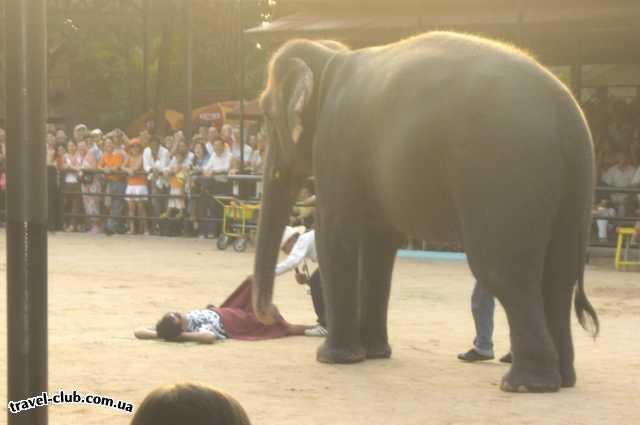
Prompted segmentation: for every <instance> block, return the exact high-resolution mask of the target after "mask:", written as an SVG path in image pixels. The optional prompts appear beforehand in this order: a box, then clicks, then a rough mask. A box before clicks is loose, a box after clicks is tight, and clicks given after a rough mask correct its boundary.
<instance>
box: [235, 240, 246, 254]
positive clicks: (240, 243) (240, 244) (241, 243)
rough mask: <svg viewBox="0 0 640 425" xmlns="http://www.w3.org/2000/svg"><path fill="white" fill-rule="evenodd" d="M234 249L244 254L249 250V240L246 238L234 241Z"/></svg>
mask: <svg viewBox="0 0 640 425" xmlns="http://www.w3.org/2000/svg"><path fill="white" fill-rule="evenodd" d="M233 249H234V250H235V251H236V252H244V251H245V250H246V249H247V240H246V239H245V238H238V239H236V240H235V241H233Z"/></svg>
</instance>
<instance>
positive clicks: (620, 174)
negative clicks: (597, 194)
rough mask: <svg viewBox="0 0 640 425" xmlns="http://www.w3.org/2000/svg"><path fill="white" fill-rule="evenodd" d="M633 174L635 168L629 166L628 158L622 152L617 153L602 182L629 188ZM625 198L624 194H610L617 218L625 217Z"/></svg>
mask: <svg viewBox="0 0 640 425" xmlns="http://www.w3.org/2000/svg"><path fill="white" fill-rule="evenodd" d="M634 174H635V168H634V167H633V166H632V165H631V162H630V161H629V157H628V156H627V155H626V154H625V153H623V152H618V153H617V154H616V164H615V165H614V166H612V167H611V168H609V169H608V170H607V172H606V173H604V175H603V176H602V181H603V182H604V183H605V184H606V185H607V186H613V187H621V188H627V187H630V186H631V184H632V183H631V182H632V180H633V175H634ZM626 198H627V195H626V194H625V193H612V194H611V201H613V206H614V207H615V208H616V212H617V214H618V216H619V217H624V216H626V213H627V212H626V211H625V210H626V208H625V201H626Z"/></svg>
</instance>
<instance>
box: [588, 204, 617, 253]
mask: <svg viewBox="0 0 640 425" xmlns="http://www.w3.org/2000/svg"><path fill="white" fill-rule="evenodd" d="M591 213H592V214H593V216H594V217H597V219H596V226H598V239H599V240H600V242H606V241H607V234H608V230H609V220H605V219H606V218H610V217H615V216H616V211H615V210H614V209H613V208H610V207H609V201H607V200H606V199H602V200H601V201H600V202H598V204H597V205H595V206H594V207H593V209H592V211H591Z"/></svg>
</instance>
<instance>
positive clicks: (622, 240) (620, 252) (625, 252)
mask: <svg viewBox="0 0 640 425" xmlns="http://www.w3.org/2000/svg"><path fill="white" fill-rule="evenodd" d="M635 234H636V229H635V228H633V227H618V243H617V244H616V256H615V263H614V264H615V267H616V270H620V269H621V268H622V267H626V266H640V259H639V260H638V261H631V260H630V259H629V253H630V251H632V247H631V242H632V240H633V236H634V235H635ZM635 251H638V257H640V248H637V247H636V249H635Z"/></svg>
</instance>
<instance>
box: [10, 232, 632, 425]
mask: <svg viewBox="0 0 640 425" xmlns="http://www.w3.org/2000/svg"><path fill="white" fill-rule="evenodd" d="M0 246H1V248H0V251H1V252H0V259H1V260H0V261H1V263H0V268H1V269H2V272H1V273H0V276H1V278H0V284H1V285H2V288H0V317H6V311H5V309H6V299H5V297H6V290H5V286H6V281H5V280H6V273H5V272H4V270H5V269H6V264H5V252H4V251H5V249H6V244H5V236H4V233H1V234H0ZM252 261H253V254H252V253H244V254H238V253H236V252H234V251H233V250H231V249H229V250H228V251H226V252H220V251H218V250H217V249H216V248H215V243H214V242H212V241H207V240H193V239H164V238H153V237H147V238H144V237H135V238H134V237H124V236H123V237H111V238H108V237H106V236H89V235H78V234H73V235H70V234H61V233H59V234H56V235H52V236H50V238H49V271H50V275H49V276H50V277H49V288H50V289H49V291H50V292H49V370H50V375H49V376H50V377H49V388H50V391H54V390H57V389H64V390H66V391H72V390H74V389H75V390H78V391H80V392H84V393H97V394H103V395H107V396H109V397H113V398H115V399H120V400H126V401H129V402H132V403H133V404H134V406H137V405H138V404H139V403H140V401H141V400H142V399H143V397H144V396H145V394H146V393H147V392H149V391H150V390H151V389H152V388H154V387H156V386H158V385H161V384H168V383H175V382H184V381H198V382H203V383H207V384H211V385H213V386H216V387H219V388H221V389H224V390H226V391H228V392H229V393H231V394H232V395H233V396H235V397H236V398H237V399H238V400H239V401H240V402H241V403H242V405H243V406H244V407H245V408H246V410H247V412H248V414H249V417H250V418H251V420H252V422H253V423H254V424H262V425H276V424H278V425H286V424H292V425H293V424H295V425H306V424H318V425H327V424H350V425H360V424H362V425H365V424H366V425H372V424H373V425H376V424H403V425H405V424H420V425H422V424H427V423H428V424H520V425H525V424H545V425H552V424H557V425H567V424H571V425H587V424H594V425H595V424H597V425H602V424H615V425H634V424H640V393H639V391H638V388H639V387H640V354H639V353H640V338H638V332H637V329H638V326H639V325H640V274H639V273H636V272H626V273H622V272H616V271H614V270H612V269H611V268H610V267H609V266H608V265H607V264H605V263H602V264H601V265H600V266H589V268H588V272H587V277H586V287H587V293H588V294H589V295H590V297H591V301H592V302H593V304H594V305H595V306H596V308H597V310H598V312H599V314H600V320H601V323H602V332H601V336H600V337H599V338H598V339H597V340H596V341H595V342H594V341H593V340H592V339H591V338H590V337H589V336H588V335H587V334H586V333H585V332H584V331H582V330H581V329H580V328H579V327H578V326H577V324H576V323H575V320H574V340H575V345H576V368H577V372H578V384H577V386H576V388H573V389H565V390H562V391H561V392H559V393H557V394H543V395H535V394H506V393H503V392H501V391H500V390H499V382H500V378H501V377H502V375H503V374H504V373H505V372H506V371H507V366H506V365H502V364H500V363H498V362H497V361H491V362H487V363H484V364H464V363H461V362H460V361H458V360H457V359H456V354H457V353H458V352H461V351H463V350H466V349H467V348H469V346H470V342H471V340H472V338H473V334H474V331H473V323H472V319H471V314H470V311H469V296H470V293H471V288H472V283H473V280H472V277H471V275H470V273H469V270H468V268H467V265H466V263H463V262H425V261H422V262H419V261H409V260H398V261H397V263H396V269H395V274H394V285H393V290H392V300H391V309H390V318H389V322H390V323H389V325H390V337H391V343H392V346H393V349H394V354H393V358H392V359H391V360H378V361H368V362H365V363H361V364H357V365H350V366H330V365H324V364H320V363H317V362H316V361H315V351H316V348H317V346H318V345H319V343H320V339H318V338H310V337H292V338H284V339H280V340H271V341H262V342H243V341H233V340H228V341H225V342H222V343H218V344H216V345H213V346H197V345H194V344H175V343H166V342H158V341H138V340H136V339H134V337H133V329H134V328H135V327H136V326H139V325H147V324H153V323H155V321H156V320H157V319H158V318H159V317H160V316H161V315H162V314H163V313H164V312H166V311H169V310H173V311H175V310H178V311H187V310H189V309H193V308H197V307H201V306H204V305H206V304H207V303H209V302H213V303H219V302H221V301H222V300H223V299H224V298H225V297H226V295H228V294H229V293H230V292H231V291H232V290H233V289H234V288H235V287H236V286H237V285H238V284H239V283H240V282H241V281H242V279H243V278H244V277H245V276H246V275H248V274H250V272H251V269H252ZM607 263H608V262H607ZM276 288H277V289H276V303H277V304H278V306H279V307H280V310H281V311H282V313H283V315H284V316H285V317H286V318H287V319H288V320H289V321H290V322H293V323H311V322H312V321H313V319H314V315H313V309H312V305H311V299H310V297H309V296H308V295H307V293H306V291H305V289H304V288H303V287H300V286H298V285H297V284H296V283H295V282H294V279H293V277H292V276H284V277H281V278H279V280H278V281H277V287H276ZM495 343H496V350H497V354H498V355H501V354H503V353H504V352H506V351H507V350H508V348H509V343H508V330H507V326H506V320H505V316H504V313H503V311H502V309H498V311H497V314H496V334H495ZM0 344H1V345H0V376H2V377H6V329H5V326H0ZM0 398H1V399H2V400H6V385H4V384H3V385H0ZM3 405H4V403H3ZM5 406H6V405H5ZM49 416H50V421H49V423H51V424H55V425H58V424H87V425H88V424H127V423H128V422H129V421H130V418H131V417H130V416H129V415H127V414H125V413H121V412H118V411H115V410H110V409H106V408H103V407H96V406H90V405H73V404H69V405H57V406H52V407H50V408H49ZM5 422H6V415H0V423H5ZM176 425H182V424H176Z"/></svg>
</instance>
